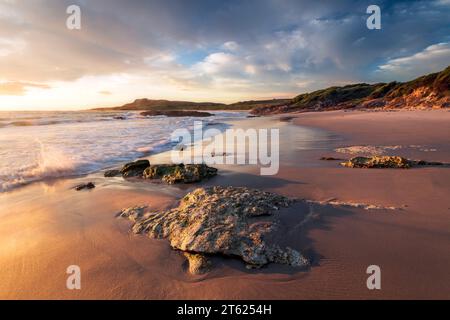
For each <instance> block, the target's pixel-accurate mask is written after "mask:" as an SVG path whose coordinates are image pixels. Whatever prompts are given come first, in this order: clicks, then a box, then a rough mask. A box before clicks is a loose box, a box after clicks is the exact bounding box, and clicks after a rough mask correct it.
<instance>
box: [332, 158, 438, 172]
mask: <svg viewBox="0 0 450 320" xmlns="http://www.w3.org/2000/svg"><path fill="white" fill-rule="evenodd" d="M341 165H342V166H344V167H348V168H398V169H408V168H411V167H414V166H444V165H445V164H444V163H442V162H429V161H423V160H419V161H416V160H409V159H405V158H402V157H398V156H373V157H354V158H351V159H350V160H349V161H346V162H343V163H341Z"/></svg>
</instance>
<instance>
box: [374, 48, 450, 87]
mask: <svg viewBox="0 0 450 320" xmlns="http://www.w3.org/2000/svg"><path fill="white" fill-rule="evenodd" d="M449 64H450V43H438V44H434V45H431V46H428V47H426V48H425V49H424V50H422V51H420V52H418V53H415V54H413V55H410V56H406V57H401V58H396V59H391V60H389V61H387V63H385V64H382V65H381V66H379V68H378V70H377V71H378V72H379V73H380V74H384V73H387V74H389V75H390V76H391V75H395V76H396V77H397V78H401V79H412V78H415V77H418V76H420V75H423V74H425V73H429V72H438V71H441V70H442V69H444V68H446V67H447V66H448V65H449Z"/></svg>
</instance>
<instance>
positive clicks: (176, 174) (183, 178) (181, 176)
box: [143, 164, 217, 184]
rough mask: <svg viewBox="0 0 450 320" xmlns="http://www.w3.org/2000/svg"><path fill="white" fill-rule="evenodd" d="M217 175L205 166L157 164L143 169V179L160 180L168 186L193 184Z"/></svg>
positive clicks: (213, 170) (213, 169) (215, 170)
mask: <svg viewBox="0 0 450 320" xmlns="http://www.w3.org/2000/svg"><path fill="white" fill-rule="evenodd" d="M215 175H217V169H216V168H212V167H209V166H207V165H206V164H187V165H184V164H178V165H171V164H159V165H151V166H150V167H148V168H147V169H145V171H144V173H143V177H144V178H145V179H160V180H162V181H164V182H166V183H168V184H176V183H194V182H200V181H202V180H203V179H206V178H210V177H213V176H215Z"/></svg>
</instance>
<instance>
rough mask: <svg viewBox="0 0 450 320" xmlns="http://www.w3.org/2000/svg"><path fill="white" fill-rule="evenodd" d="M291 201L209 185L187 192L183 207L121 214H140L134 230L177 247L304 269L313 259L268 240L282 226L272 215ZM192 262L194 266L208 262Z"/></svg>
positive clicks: (257, 264) (259, 264)
mask: <svg viewBox="0 0 450 320" xmlns="http://www.w3.org/2000/svg"><path fill="white" fill-rule="evenodd" d="M292 202H293V200H290V199H288V198H286V197H283V196H280V195H277V194H274V193H270V192H263V191H260V190H254V189H248V188H237V187H226V188H225V187H209V188H199V189H197V190H195V191H193V192H191V193H189V194H187V195H186V196H185V197H184V198H183V199H182V200H181V201H180V203H179V205H178V207H176V208H173V209H170V210H167V211H162V212H147V213H145V214H141V213H139V214H138V215H136V214H134V213H133V214H130V213H126V211H122V212H121V213H119V215H121V216H125V217H127V216H131V217H136V216H138V217H140V218H138V219H137V221H136V223H135V225H134V226H133V232H135V233H145V234H148V235H149V236H150V237H152V238H157V239H167V240H168V241H169V242H170V245H171V246H172V248H174V249H177V250H181V251H184V252H189V253H191V254H201V255H211V254H219V255H225V256H231V257H240V258H241V259H242V260H243V261H244V262H245V263H246V264H247V265H250V266H252V267H256V268H258V267H262V266H264V265H266V264H268V263H271V262H275V263H282V264H287V265H291V266H296V267H303V266H307V265H308V261H307V260H306V259H305V258H304V257H303V256H302V255H301V254H300V253H299V252H298V251H295V250H293V249H290V248H286V249H285V250H283V249H281V248H280V247H279V246H277V245H276V244H271V243H268V242H267V241H266V237H269V236H270V235H271V233H272V232H273V231H274V230H275V229H276V228H277V225H278V223H277V220H276V219H275V217H274V216H273V213H274V212H275V211H277V210H279V208H284V207H288V206H290V205H291V204H292ZM131 212H133V210H131ZM196 259H200V258H198V257H197V258H196ZM192 264H193V266H192V268H193V270H197V266H204V265H205V264H204V262H202V261H201V263H200V262H197V261H196V262H192Z"/></svg>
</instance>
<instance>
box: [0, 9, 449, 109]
mask: <svg viewBox="0 0 450 320" xmlns="http://www.w3.org/2000/svg"><path fill="white" fill-rule="evenodd" d="M447 2H448V1H444V0H439V1H387V0H385V1H381V2H380V6H381V10H382V17H383V19H382V29H381V30H376V31H374V30H368V29H367V27H366V20H365V19H366V18H367V14H366V8H367V3H365V2H354V1H350V0H335V1H331V0H330V1H306V0H248V1H240V0H229V1H222V0H190V1H176V0H152V1H145V0H129V1H122V0H96V1H85V0H34V1H26V0H15V1H10V0H8V1H6V0H0V82H3V86H5V85H4V83H32V84H34V83H38V84H47V85H48V86H50V87H52V89H54V88H55V87H58V88H60V87H63V86H67V87H70V86H72V87H74V88H75V87H76V88H79V87H80V84H79V82H80V81H83V79H87V78H90V79H94V78H95V79H111V78H113V77H110V76H112V75H117V74H120V75H123V76H124V79H133V80H132V81H131V80H128V81H129V82H128V83H124V84H121V86H120V88H123V89H120V88H116V87H114V86H113V85H112V84H111V83H106V84H105V83H102V84H101V86H100V88H97V87H96V89H95V91H94V92H93V93H94V94H93V96H94V97H96V98H98V91H102V88H103V87H107V88H109V89H111V90H113V91H114V96H111V99H112V98H115V97H116V95H118V94H119V90H129V91H128V92H129V93H128V94H129V99H130V100H131V99H134V98H136V97H134V96H132V95H133V94H135V90H134V88H136V87H139V86H141V87H142V88H147V86H152V87H155V88H156V87H157V88H160V87H161V88H162V87H164V90H161V91H160V92H168V93H171V94H173V95H176V94H177V92H178V91H183V94H186V97H187V98H188V99H189V96H187V95H190V96H191V99H192V100H195V99H196V98H197V97H210V98H211V99H213V100H217V101H219V100H221V99H223V97H235V96H236V95H239V97H240V98H239V99H246V98H258V97H259V96H264V97H265V96H269V95H272V94H275V93H276V94H277V95H283V96H293V95H296V94H298V93H301V92H305V91H310V90H315V89H319V88H321V87H323V86H327V85H332V84H341V83H345V82H356V81H365V82H373V81H378V80H379V79H380V78H382V79H383V80H384V81H391V80H401V79H402V78H408V77H410V76H413V75H414V72H413V71H414V70H416V71H417V72H416V73H419V72H420V74H422V73H428V72H432V71H436V68H438V67H439V66H440V65H441V64H442V63H441V62H442V59H444V58H447V59H448V56H445V52H444V53H443V51H442V50H441V49H443V48H442V47H440V50H437V49H438V48H433V46H434V45H436V44H437V46H440V45H441V44H443V43H444V44H445V43H447V44H448V43H449V42H450V36H449V35H450V26H449V25H448V16H449V13H450V7H449V6H448V4H447ZM72 4H78V5H80V7H81V11H82V21H81V30H79V31H77V30H68V29H67V28H66V26H65V19H66V18H67V16H68V15H67V14H66V8H67V6H69V5H72ZM419 22H420V23H419ZM424 48H426V49H424ZM429 48H431V49H429ZM427 50H428V51H427ZM422 51H423V52H422ZM415 55H419V56H415ZM422 56H423V57H422ZM425 57H427V58H426V59H425ZM402 58H403V59H405V58H409V59H410V60H401V59H402ZM400 69H402V70H403V69H404V70H405V71H402V72H401V70H400ZM374 70H380V72H374ZM408 70H409V71H408ZM381 71H382V72H381ZM80 79H81V80H80ZM137 79H139V80H137ZM74 83H77V84H76V86H74ZM56 84H57V85H56ZM127 84H130V86H131V84H132V86H133V90H131V89H126V88H127ZM89 85H91V83H89ZM13 87H14V86H13ZM20 88H21V87H20V86H19V85H16V90H15V92H16V93H21V94H26V93H27V87H26V86H22V89H20ZM30 88H32V87H30ZM9 91H10V92H12V91H14V90H12V89H9ZM28 91H29V92H32V90H28ZM55 92H56V91H55ZM61 92H63V91H62V89H61ZM155 94H157V93H155ZM161 94H162V93H161ZM124 95H125V94H124ZM103 98H106V97H103ZM155 98H158V96H155ZM168 98H170V97H168ZM30 100H32V99H30ZM93 104H96V103H95V101H93Z"/></svg>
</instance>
